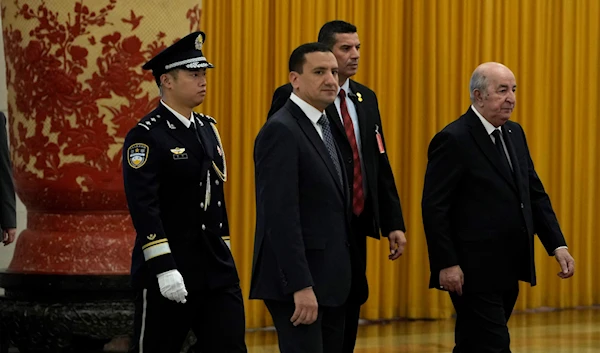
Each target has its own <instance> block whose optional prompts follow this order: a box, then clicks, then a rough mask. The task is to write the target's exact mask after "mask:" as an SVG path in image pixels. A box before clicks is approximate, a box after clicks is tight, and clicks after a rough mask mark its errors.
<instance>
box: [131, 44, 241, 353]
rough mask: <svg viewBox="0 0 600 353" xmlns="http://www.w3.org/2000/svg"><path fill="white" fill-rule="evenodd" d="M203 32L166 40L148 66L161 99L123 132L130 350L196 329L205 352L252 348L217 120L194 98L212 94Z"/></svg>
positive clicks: (161, 346) (171, 346) (168, 346)
mask: <svg viewBox="0 0 600 353" xmlns="http://www.w3.org/2000/svg"><path fill="white" fill-rule="evenodd" d="M204 38H205V34H204V33H203V32H195V33H191V34H189V35H187V36H186V37H184V38H182V39H181V40H179V41H178V42H176V43H175V44H173V45H171V46H170V47H168V48H166V49H165V50H163V51H162V52H161V53H159V54H158V55H156V56H155V57H154V58H153V59H152V60H150V61H148V62H147V63H146V64H145V65H144V66H143V69H145V70H152V74H153V75H154V77H155V79H156V83H157V84H158V86H159V88H160V91H161V96H162V100H161V102H160V103H159V105H158V107H157V108H156V109H155V110H154V111H152V112H151V113H150V114H148V115H147V116H146V117H144V118H143V119H142V120H141V121H140V123H139V124H138V125H137V126H135V127H134V128H133V129H131V131H129V133H128V134H127V137H126V138H125V143H124V146H123V177H124V182H125V192H126V194H127V203H128V205H129V211H130V213H131V219H132V221H133V224H134V226H135V229H136V232H137V237H136V240H135V245H134V248H133V254H132V265H131V275H132V280H133V285H134V288H135V290H136V292H137V298H136V300H135V317H134V325H135V327H134V334H135V339H134V342H133V343H134V346H133V350H132V351H134V352H144V353H148V352H157V353H158V352H160V353H169V352H171V353H175V352H177V353H178V352H179V351H180V350H181V346H182V343H183V342H184V340H185V338H186V336H187V334H188V332H189V330H190V329H192V330H193V331H194V333H195V334H196V337H197V338H198V344H197V345H196V346H195V348H197V349H198V350H200V351H204V352H231V353H233V352H246V345H245V342H244V334H245V321H244V306H243V300H242V299H243V298H242V293H241V290H240V287H239V279H238V274H237V270H236V268H235V264H234V261H233V257H232V255H231V252H230V251H229V244H228V243H229V226H228V222H227V211H226V209H225V198H224V192H223V183H224V182H225V181H226V180H227V166H226V163H225V153H224V150H223V145H222V144H221V139H220V137H219V133H218V131H217V128H216V126H215V125H216V121H215V120H214V119H213V118H211V117H209V116H206V115H203V114H198V113H195V112H194V111H193V108H194V107H196V106H197V105H199V104H201V103H202V102H203V101H204V97H205V95H206V69H208V68H212V67H213V65H212V64H211V63H209V62H208V61H207V60H206V58H205V57H204V55H203V54H202V51H201V49H202V44H203V43H204Z"/></svg>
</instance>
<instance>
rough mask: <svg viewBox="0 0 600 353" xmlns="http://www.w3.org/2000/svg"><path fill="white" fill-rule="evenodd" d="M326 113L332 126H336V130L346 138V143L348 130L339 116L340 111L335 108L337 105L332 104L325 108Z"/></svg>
mask: <svg viewBox="0 0 600 353" xmlns="http://www.w3.org/2000/svg"><path fill="white" fill-rule="evenodd" d="M325 112H326V113H327V118H328V119H329V122H330V123H331V126H334V127H333V128H334V129H338V130H339V132H340V133H341V134H342V136H346V141H348V136H347V135H346V129H344V124H343V123H342V118H341V117H340V114H338V110H337V108H336V107H335V103H331V104H330V105H329V106H328V107H327V108H325Z"/></svg>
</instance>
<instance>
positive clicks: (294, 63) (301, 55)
mask: <svg viewBox="0 0 600 353" xmlns="http://www.w3.org/2000/svg"><path fill="white" fill-rule="evenodd" d="M314 52H323V53H327V52H330V53H331V49H329V47H328V46H326V45H325V44H323V43H319V42H313V43H306V44H302V45H301V46H299V47H298V48H296V49H294V51H293V52H292V55H290V62H289V66H288V67H289V69H290V72H292V71H295V72H297V73H299V74H301V73H302V66H304V63H305V62H306V54H309V53H314Z"/></svg>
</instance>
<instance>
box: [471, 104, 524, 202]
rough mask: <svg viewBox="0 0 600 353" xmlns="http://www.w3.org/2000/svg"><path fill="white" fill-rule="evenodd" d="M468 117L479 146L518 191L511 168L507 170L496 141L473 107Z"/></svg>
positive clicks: (472, 133)
mask: <svg viewBox="0 0 600 353" xmlns="http://www.w3.org/2000/svg"><path fill="white" fill-rule="evenodd" d="M466 119H467V122H468V125H469V126H470V127H471V129H470V130H469V132H470V133H471V135H472V136H473V139H474V140H475V142H476V143H477V145H479V148H481V150H482V151H483V154H484V155H485V156H486V157H487V158H488V160H489V161H490V163H491V164H492V165H493V167H494V168H495V169H496V171H497V172H498V173H499V174H500V175H502V177H503V178H504V179H505V180H506V181H507V182H508V183H509V184H510V185H511V186H512V187H513V188H514V189H515V191H517V190H516V186H515V179H514V178H513V176H512V175H511V174H510V170H506V168H503V167H502V165H503V162H502V160H501V159H500V158H501V156H500V155H499V154H498V152H497V151H496V146H494V142H492V139H491V138H490V136H489V135H488V133H487V131H486V130H485V127H484V126H483V124H482V123H481V121H479V117H477V115H476V114H475V112H473V111H472V110H471V108H469V112H468V113H467V116H466Z"/></svg>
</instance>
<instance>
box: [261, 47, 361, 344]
mask: <svg viewBox="0 0 600 353" xmlns="http://www.w3.org/2000/svg"><path fill="white" fill-rule="evenodd" d="M289 69H290V82H291V83H292V85H293V87H294V93H293V94H292V95H291V97H290V98H289V100H288V101H287V102H286V103H285V105H284V108H283V109H281V110H279V111H278V112H277V113H276V114H275V115H274V116H273V117H272V118H271V119H269V121H267V123H266V124H265V125H264V126H263V128H262V129H261V131H260V132H259V134H258V136H257V138H256V142H255V146H254V163H255V182H256V235H255V242H254V261H253V266H252V283H251V287H250V298H251V299H263V300H264V301H265V304H266V305H267V308H268V309H269V312H270V313H271V316H272V317H273V321H274V323H275V328H276V329H277V334H278V337H279V348H280V350H281V352H282V353H291V352H305V353H323V352H326V353H338V352H341V349H342V344H343V335H344V332H343V331H344V317H345V311H344V305H345V303H346V299H347V298H348V294H349V292H350V286H351V280H352V279H351V278H352V265H351V261H352V260H351V253H350V252H351V249H350V246H349V233H350V229H349V227H350V224H349V222H350V204H349V198H348V195H347V192H346V183H347V181H346V177H345V175H344V171H343V169H342V168H341V164H342V160H341V158H340V152H339V150H338V149H337V147H336V144H335V142H334V140H333V137H332V135H331V130H332V127H331V125H330V123H329V120H328V119H327V118H326V117H325V115H326V114H325V111H324V110H325V107H327V106H328V105H329V104H331V102H333V100H334V99H335V96H336V93H337V90H338V85H337V62H336V60H335V56H334V55H333V53H331V51H330V50H329V48H328V47H327V46H325V45H323V44H321V43H309V44H304V45H301V46H300V47H298V48H297V49H296V50H294V52H293V53H292V55H291V56H290V61H289Z"/></svg>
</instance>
